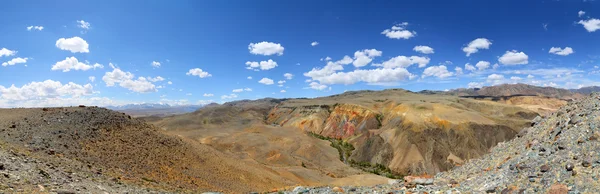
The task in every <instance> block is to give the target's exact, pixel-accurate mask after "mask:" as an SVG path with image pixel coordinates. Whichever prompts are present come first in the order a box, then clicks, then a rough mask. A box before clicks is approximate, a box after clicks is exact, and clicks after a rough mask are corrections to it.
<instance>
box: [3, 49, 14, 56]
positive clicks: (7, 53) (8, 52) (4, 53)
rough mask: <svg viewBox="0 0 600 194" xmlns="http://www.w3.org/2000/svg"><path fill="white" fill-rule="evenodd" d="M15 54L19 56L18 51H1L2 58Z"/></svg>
mask: <svg viewBox="0 0 600 194" xmlns="http://www.w3.org/2000/svg"><path fill="white" fill-rule="evenodd" d="M15 54H17V51H11V50H8V49H7V48H2V49H0V57H4V56H13V55H15Z"/></svg>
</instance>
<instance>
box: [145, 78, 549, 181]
mask: <svg viewBox="0 0 600 194" xmlns="http://www.w3.org/2000/svg"><path fill="white" fill-rule="evenodd" d="M537 115H538V114H537V113H536V112H534V111H531V110H527V109H524V108H520V107H517V106H513V105H506V104H502V103H497V102H492V101H481V100H475V99H466V98H459V97H456V96H449V95H423V94H418V93H413V92H409V91H405V90H385V91H355V92H346V93H343V94H340V95H334V96H330V97H323V98H315V99H285V100H275V99H263V100H258V101H239V102H232V103H226V104H224V105H222V106H208V107H205V108H203V109H200V110H198V111H196V112H194V113H190V114H184V115H178V116H172V117H166V118H164V119H162V120H157V121H153V122H152V123H154V124H155V125H157V126H159V127H161V128H162V129H165V130H167V131H169V132H170V133H173V134H176V135H181V136H184V137H189V138H191V139H196V140H197V141H199V142H201V143H203V144H207V145H211V146H213V147H215V148H216V149H217V150H221V151H226V152H231V153H233V154H236V153H237V154H240V155H249V156H250V157H251V158H253V159H254V160H256V161H259V162H260V163H263V164H267V165H275V166H290V165H292V166H293V165H299V164H302V163H304V164H310V165H312V166H314V167H315V168H317V169H321V170H320V171H321V172H323V173H324V174H329V175H332V174H333V175H335V177H346V176H352V175H354V174H357V172H355V171H353V170H350V169H347V168H345V166H353V167H355V168H356V169H362V170H364V171H368V172H372V173H375V174H381V175H386V176H388V177H392V178H393V177H397V176H401V175H405V174H420V173H430V174H432V173H436V172H440V171H445V170H448V169H450V168H453V167H454V166H457V165H461V164H462V163H463V162H464V161H465V160H469V159H472V158H477V157H480V156H481V155H483V154H484V153H486V152H487V151H488V149H489V148H490V147H492V146H494V145H496V144H497V143H498V142H502V141H506V140H509V139H512V138H513V137H514V136H515V135H516V134H517V133H518V132H519V130H520V129H522V128H524V127H526V126H530V125H531V123H530V120H531V119H533V118H534V117H535V116H537ZM265 124H266V125H265ZM275 131H283V132H284V133H282V134H281V136H277V137H273V136H272V134H278V133H277V132H275ZM298 136H303V137H306V136H312V137H317V138H319V139H323V140H327V142H332V143H331V144H332V146H333V147H335V148H336V149H337V150H336V149H334V150H333V151H334V152H333V153H329V151H323V150H326V148H321V147H319V148H318V149H312V150H307V149H301V151H300V150H297V149H298V148H295V147H293V146H292V147H287V145H285V144H282V143H283V142H282V141H281V140H277V139H286V140H287V139H289V140H294V139H295V140H294V141H309V140H304V139H303V138H301V139H299V138H298ZM317 138H312V139H317ZM317 140H318V139H317ZM319 141H322V140H319ZM248 142H252V143H248ZM290 143H291V142H290ZM297 143H301V142H297ZM307 143H308V142H307ZM302 144H305V143H302ZM253 145H261V146H266V147H265V148H264V149H258V150H257V147H252V146H253ZM319 150H321V151H319ZM338 152H339V153H338ZM319 153H326V154H325V155H320V154H319ZM338 154H339V156H338ZM273 156H276V157H273ZM325 158H335V159H336V160H337V161H336V162H334V163H331V164H335V165H334V166H336V167H335V168H330V169H333V170H328V171H324V170H322V169H326V168H328V165H331V164H329V163H324V162H323V161H329V160H328V159H325ZM314 161H321V162H314ZM336 169H337V170H336ZM303 176H305V175H303ZM307 180H313V181H314V180H318V179H314V178H313V179H307ZM309 182H310V181H309Z"/></svg>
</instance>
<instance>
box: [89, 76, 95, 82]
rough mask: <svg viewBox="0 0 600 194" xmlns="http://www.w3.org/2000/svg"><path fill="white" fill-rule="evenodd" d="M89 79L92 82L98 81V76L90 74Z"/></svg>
mask: <svg viewBox="0 0 600 194" xmlns="http://www.w3.org/2000/svg"><path fill="white" fill-rule="evenodd" d="M88 79H89V80H90V82H94V81H96V77H94V76H90V77H88Z"/></svg>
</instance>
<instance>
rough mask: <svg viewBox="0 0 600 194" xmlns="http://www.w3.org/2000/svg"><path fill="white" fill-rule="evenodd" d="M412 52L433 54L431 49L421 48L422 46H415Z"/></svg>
mask: <svg viewBox="0 0 600 194" xmlns="http://www.w3.org/2000/svg"><path fill="white" fill-rule="evenodd" d="M413 50H414V51H416V52H420V53H423V54H433V53H434V52H433V48H431V47H428V46H422V45H419V46H415V48H413Z"/></svg>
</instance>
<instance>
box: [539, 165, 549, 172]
mask: <svg viewBox="0 0 600 194" xmlns="http://www.w3.org/2000/svg"><path fill="white" fill-rule="evenodd" d="M548 171H550V166H548V165H546V164H544V165H542V166H541V167H540V172H548Z"/></svg>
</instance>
